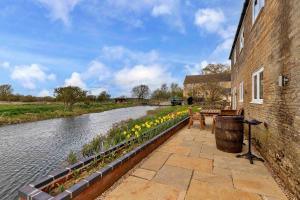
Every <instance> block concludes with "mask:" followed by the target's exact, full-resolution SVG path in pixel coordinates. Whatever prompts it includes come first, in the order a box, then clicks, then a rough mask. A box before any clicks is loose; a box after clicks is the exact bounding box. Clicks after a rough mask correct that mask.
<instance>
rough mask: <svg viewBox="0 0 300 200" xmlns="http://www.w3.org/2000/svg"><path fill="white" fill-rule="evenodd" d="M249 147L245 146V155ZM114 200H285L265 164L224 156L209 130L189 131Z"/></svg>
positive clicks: (173, 139) (170, 143)
mask: <svg viewBox="0 0 300 200" xmlns="http://www.w3.org/2000/svg"><path fill="white" fill-rule="evenodd" d="M246 149H247V146H244V149H243V151H244V152H245V151H246ZM106 199H109V200H127V199H128V200H129V199H130V200H131V199H132V200H133V199H141V200H144V199H145V200H148V199H149V200H150V199H151V200H152V199H154V200H164V199H166V200H167V199H168V200H173V199H174V200H206V199H208V200H286V199H287V198H286V197H285V195H284V193H283V192H282V191H281V189H280V188H279V186H278V185H277V183H276V182H275V180H274V179H273V177H272V176H271V174H270V172H269V171H268V169H267V168H266V167H265V166H264V163H262V162H254V164H253V165H251V164H250V163H249V161H248V160H246V159H243V158H236V154H230V153H226V152H222V151H219V150H218V149H217V148H216V145H215V144H214V135H213V134H211V132H210V130H200V129H199V127H198V126H194V127H192V128H191V129H187V128H184V129H182V130H181V131H179V132H178V133H177V134H175V135H174V136H173V137H171V138H170V139H169V140H168V141H167V142H166V143H164V144H163V145H161V147H159V148H158V149H157V150H155V152H154V153H153V154H151V155H149V156H148V158H146V159H145V160H144V161H143V162H142V164H141V166H140V167H139V168H137V169H136V170H134V171H133V172H131V175H130V176H129V177H128V178H126V179H125V180H123V181H122V182H121V184H120V185H119V186H118V187H116V188H115V189H113V190H112V191H111V192H109V193H108V195H107V196H106Z"/></svg>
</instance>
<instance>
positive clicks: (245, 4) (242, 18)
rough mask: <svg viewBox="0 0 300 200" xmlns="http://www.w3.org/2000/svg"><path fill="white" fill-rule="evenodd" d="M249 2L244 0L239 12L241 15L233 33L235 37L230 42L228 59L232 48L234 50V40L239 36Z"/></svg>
mask: <svg viewBox="0 0 300 200" xmlns="http://www.w3.org/2000/svg"><path fill="white" fill-rule="evenodd" d="M249 2H250V0H245V2H244V6H243V11H242V14H241V17H240V21H239V25H238V27H237V30H236V33H235V37H234V40H233V44H232V47H231V51H230V54H229V59H231V56H232V53H233V50H234V46H235V44H236V41H237V39H238V37H239V33H240V30H241V28H242V25H243V21H244V18H245V15H246V11H247V8H248V6H249Z"/></svg>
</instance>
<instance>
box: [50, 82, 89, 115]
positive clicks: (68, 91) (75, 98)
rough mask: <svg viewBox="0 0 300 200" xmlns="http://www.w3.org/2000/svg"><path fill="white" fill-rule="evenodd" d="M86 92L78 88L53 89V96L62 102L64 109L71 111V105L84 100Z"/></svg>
mask: <svg viewBox="0 0 300 200" xmlns="http://www.w3.org/2000/svg"><path fill="white" fill-rule="evenodd" d="M86 94H87V91H84V90H82V89H81V88H80V87H74V86H68V87H59V88H55V90H54V96H55V97H56V99H57V100H60V101H63V102H64V105H65V109H68V110H72V108H73V105H74V104H75V103H77V102H79V101H82V100H84V99H85V97H86Z"/></svg>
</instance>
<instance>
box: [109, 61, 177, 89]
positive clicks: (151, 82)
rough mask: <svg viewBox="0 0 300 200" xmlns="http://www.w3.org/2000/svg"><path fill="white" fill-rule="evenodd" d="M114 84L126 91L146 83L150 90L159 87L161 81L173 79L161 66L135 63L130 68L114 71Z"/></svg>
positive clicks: (167, 81) (165, 81) (166, 81)
mask: <svg viewBox="0 0 300 200" xmlns="http://www.w3.org/2000/svg"><path fill="white" fill-rule="evenodd" d="M114 81H115V84H117V85H118V86H119V87H121V88H123V89H125V90H126V91H127V92H128V91H129V90H130V89H131V88H132V87H134V86H136V85H140V84H146V85H148V86H149V87H150V89H151V90H154V89H156V88H158V87H160V85H161V84H163V83H171V82H173V81H174V79H173V78H172V76H171V74H170V73H169V72H168V71H167V69H165V68H164V67H163V66H161V65H159V64H156V65H135V66H133V67H132V68H128V67H125V68H123V69H121V70H120V71H118V72H116V74H115V76H114Z"/></svg>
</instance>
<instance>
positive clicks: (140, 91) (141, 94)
mask: <svg viewBox="0 0 300 200" xmlns="http://www.w3.org/2000/svg"><path fill="white" fill-rule="evenodd" d="M131 92H132V96H133V97H137V98H139V99H145V98H147V97H148V96H149V94H150V89H149V87H148V85H138V86H135V87H134V88H132V91H131Z"/></svg>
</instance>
